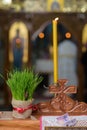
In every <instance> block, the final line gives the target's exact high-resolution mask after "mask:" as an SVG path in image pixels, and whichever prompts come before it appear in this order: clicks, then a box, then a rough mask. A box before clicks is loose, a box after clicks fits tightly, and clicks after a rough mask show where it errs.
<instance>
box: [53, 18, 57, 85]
mask: <svg viewBox="0 0 87 130" xmlns="http://www.w3.org/2000/svg"><path fill="white" fill-rule="evenodd" d="M57 20H58V18H55V20H53V65H54V83H57V80H58V43H57V40H58V35H57Z"/></svg>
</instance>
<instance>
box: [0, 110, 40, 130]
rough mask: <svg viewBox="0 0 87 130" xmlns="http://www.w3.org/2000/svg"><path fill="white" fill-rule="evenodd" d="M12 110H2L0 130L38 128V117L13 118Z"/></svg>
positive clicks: (36, 129)
mask: <svg viewBox="0 0 87 130" xmlns="http://www.w3.org/2000/svg"><path fill="white" fill-rule="evenodd" d="M11 114H12V112H5V113H4V112H3V116H1V118H0V130H40V120H39V119H36V120H35V119H31V118H28V119H25V120H24V119H23V120H22V119H14V118H12V115H11Z"/></svg>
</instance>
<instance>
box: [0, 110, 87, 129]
mask: <svg viewBox="0 0 87 130" xmlns="http://www.w3.org/2000/svg"><path fill="white" fill-rule="evenodd" d="M0 130H40V115H36V114H35V115H32V116H31V118H28V119H14V118H13V117H12V112H3V113H2V114H0ZM45 130H87V126H85V127H57V128H56V127H54V128H52V127H51V128H46V129H45Z"/></svg>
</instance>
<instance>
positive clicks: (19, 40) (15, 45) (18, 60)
mask: <svg viewBox="0 0 87 130" xmlns="http://www.w3.org/2000/svg"><path fill="white" fill-rule="evenodd" d="M23 49H24V38H23V37H20V30H19V29H17V30H16V36H15V37H14V38H13V40H12V51H13V57H14V62H13V65H14V68H17V69H21V67H22V57H23Z"/></svg>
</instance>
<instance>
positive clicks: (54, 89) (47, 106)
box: [38, 79, 87, 115]
mask: <svg viewBox="0 0 87 130" xmlns="http://www.w3.org/2000/svg"><path fill="white" fill-rule="evenodd" d="M67 82H68V80H66V79H60V80H58V83H57V84H52V85H50V86H49V92H50V93H54V97H53V98H52V99H51V100H50V101H48V102H42V103H39V104H38V114H41V115H62V114H64V113H69V114H70V115H87V104H86V103H85V102H78V101H77V100H73V99H72V98H70V97H69V96H68V94H71V93H76V92H77V87H76V86H73V85H72V86H66V84H67Z"/></svg>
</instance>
